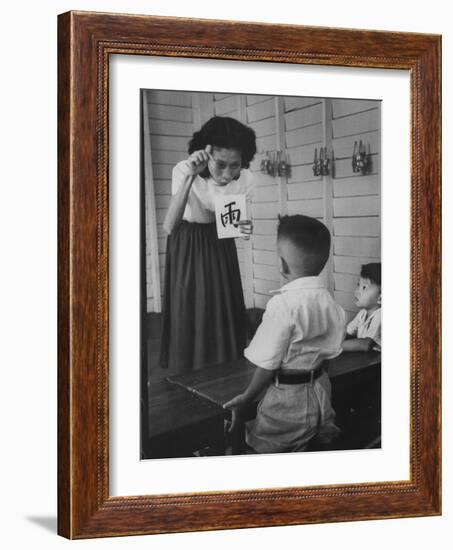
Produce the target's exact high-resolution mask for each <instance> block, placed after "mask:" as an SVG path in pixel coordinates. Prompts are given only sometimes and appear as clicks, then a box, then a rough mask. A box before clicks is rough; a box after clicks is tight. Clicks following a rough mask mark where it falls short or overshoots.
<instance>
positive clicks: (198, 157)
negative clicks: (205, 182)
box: [187, 145, 213, 176]
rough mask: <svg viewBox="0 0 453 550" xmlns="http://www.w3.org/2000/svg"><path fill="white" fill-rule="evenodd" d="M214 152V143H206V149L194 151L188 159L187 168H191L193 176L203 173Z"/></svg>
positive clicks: (190, 171)
mask: <svg viewBox="0 0 453 550" xmlns="http://www.w3.org/2000/svg"><path fill="white" fill-rule="evenodd" d="M211 152H212V145H206V148H205V149H200V150H199V151H194V152H193V153H192V154H191V155H190V157H189V158H188V159H187V168H188V170H189V173H190V175H192V176H198V174H201V173H202V172H203V171H204V170H205V168H206V166H207V165H208V162H209V161H210V160H213V159H212V156H211Z"/></svg>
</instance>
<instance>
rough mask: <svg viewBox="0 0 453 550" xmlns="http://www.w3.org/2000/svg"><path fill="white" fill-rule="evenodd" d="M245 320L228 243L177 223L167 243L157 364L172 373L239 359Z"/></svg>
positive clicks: (209, 227)
mask: <svg viewBox="0 0 453 550" xmlns="http://www.w3.org/2000/svg"><path fill="white" fill-rule="evenodd" d="M245 338H246V316H245V306H244V296H243V292H242V283H241V276H240V272H239V264H238V258H237V252H236V245H235V242H234V239H218V238H217V231H216V226H215V223H209V224H199V223H189V222H186V221H183V222H182V223H181V224H180V225H179V227H178V228H177V229H176V230H175V231H174V232H173V233H172V234H171V235H170V236H169V237H168V239H167V254H166V263H165V283H164V301H163V323H162V345H161V357H160V365H161V367H163V368H169V369H170V370H171V372H172V374H173V373H182V372H189V371H192V370H198V369H201V368H204V367H206V366H209V365H215V364H218V363H223V362H225V361H229V360H232V359H237V358H239V357H241V356H242V354H243V351H244V347H245Z"/></svg>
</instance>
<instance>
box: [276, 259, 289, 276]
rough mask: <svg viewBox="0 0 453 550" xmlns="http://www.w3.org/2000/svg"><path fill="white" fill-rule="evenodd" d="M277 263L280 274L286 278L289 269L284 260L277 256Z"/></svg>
mask: <svg viewBox="0 0 453 550" xmlns="http://www.w3.org/2000/svg"><path fill="white" fill-rule="evenodd" d="M278 259H279V262H280V273H281V275H283V277H286V275H289V267H288V264H287V263H286V261H285V259H284V258H282V257H281V256H279V258H278Z"/></svg>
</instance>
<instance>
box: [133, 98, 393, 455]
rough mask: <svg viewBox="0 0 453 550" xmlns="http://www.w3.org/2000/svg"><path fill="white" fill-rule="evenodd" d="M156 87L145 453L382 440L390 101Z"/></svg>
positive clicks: (326, 446)
mask: <svg viewBox="0 0 453 550" xmlns="http://www.w3.org/2000/svg"><path fill="white" fill-rule="evenodd" d="M140 101H141V113H142V117H141V119H142V120H141V123H142V124H141V145H142V146H141V174H142V177H141V195H140V208H141V247H140V250H141V269H140V277H141V458H142V459H157V458H179V457H205V456H224V455H248V454H252V455H256V454H269V453H291V452H314V451H318V452H320V451H342V450H351V449H380V447H381V398H382V396H381V383H380V382H381V345H382V342H381V306H382V287H381V169H380V166H381V156H380V152H381V101H378V100H370V99H367V98H363V99H348V98H332V97H305V96H303V95H300V96H297V97H287V96H268V95H247V94H231V93H222V92H221V91H219V92H217V91H213V92H209V93H208V92H197V91H172V90H151V89H143V90H141V97H140Z"/></svg>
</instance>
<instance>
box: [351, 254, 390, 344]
mask: <svg viewBox="0 0 453 550" xmlns="http://www.w3.org/2000/svg"><path fill="white" fill-rule="evenodd" d="M354 296H355V305H356V306H358V307H359V308H361V309H360V311H359V312H358V313H357V315H356V316H355V317H354V319H353V320H352V321H351V322H350V323H349V324H348V326H347V328H346V338H347V340H345V342H344V344H343V350H344V351H369V350H371V349H374V350H377V351H381V264H380V263H372V264H365V265H362V269H361V271H360V278H359V282H358V284H357V288H356V290H355V292H354Z"/></svg>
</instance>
